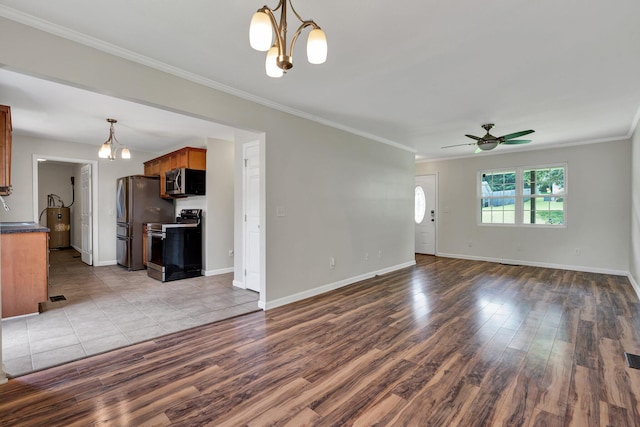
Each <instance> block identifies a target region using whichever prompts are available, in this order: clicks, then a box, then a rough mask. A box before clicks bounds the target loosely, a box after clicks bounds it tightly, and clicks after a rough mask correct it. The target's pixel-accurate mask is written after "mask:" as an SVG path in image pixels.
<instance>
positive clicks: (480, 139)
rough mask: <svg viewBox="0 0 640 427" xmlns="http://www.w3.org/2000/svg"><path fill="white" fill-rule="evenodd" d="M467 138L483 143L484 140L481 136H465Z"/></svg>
mask: <svg viewBox="0 0 640 427" xmlns="http://www.w3.org/2000/svg"><path fill="white" fill-rule="evenodd" d="M465 136H466V137H467V138H471V139H475V140H476V141H482V138H480V137H479V136H473V135H465Z"/></svg>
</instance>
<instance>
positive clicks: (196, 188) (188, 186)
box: [165, 168, 206, 196]
mask: <svg viewBox="0 0 640 427" xmlns="http://www.w3.org/2000/svg"><path fill="white" fill-rule="evenodd" d="M165 192H166V193H167V194H169V195H171V196H203V195H205V192H206V171H203V170H197V169H188V168H178V169H173V170H170V171H169V172H166V173H165Z"/></svg>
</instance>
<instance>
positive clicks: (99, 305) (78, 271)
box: [2, 249, 258, 377]
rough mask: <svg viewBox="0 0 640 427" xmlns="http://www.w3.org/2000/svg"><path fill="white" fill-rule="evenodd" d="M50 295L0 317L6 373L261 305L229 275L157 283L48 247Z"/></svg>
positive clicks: (143, 274) (143, 275)
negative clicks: (35, 310) (38, 306)
mask: <svg viewBox="0 0 640 427" xmlns="http://www.w3.org/2000/svg"><path fill="white" fill-rule="evenodd" d="M50 265H51V267H50V271H49V296H50V297H51V296H55V295H64V297H65V298H66V301H59V302H50V301H48V302H46V303H45V304H44V311H43V312H42V313H40V314H39V315H34V316H27V317H20V318H12V319H4V320H3V321H2V346H3V347H2V356H3V362H4V364H5V367H6V370H7V373H8V374H9V376H11V377H15V376H18V375H23V374H26V373H29V372H33V371H36V370H39V369H43V368H47V367H51V366H55V365H59V364H62V363H65V362H69V361H72V360H76V359H79V358H83V357H86V356H90V355H93V354H98V353H102V352H105V351H108V350H113V349H115V348H118V347H123V346H127V345H129V344H133V343H137V342H141V341H146V340H149V339H152V338H155V337H158V336H162V335H166V334H168V333H171V332H177V331H181V330H185V329H189V328H192V327H194V326H198V325H203V324H206V323H211V322H215V321H218V320H222V319H226V318H229V317H233V316H237V315H241V314H245V313H250V312H253V311H256V310H258V294H257V293H255V292H252V291H248V290H243V289H238V288H234V287H233V286H232V280H233V274H232V273H229V274H222V275H218V276H209V277H196V278H191V279H184V280H177V281H173V282H166V283H161V282H158V281H157V280H154V279H151V278H149V277H148V276H147V271H146V270H141V271H127V270H125V269H123V268H121V267H119V266H108V267H90V266H87V265H86V264H84V263H82V261H81V260H80V254H79V253H78V252H77V251H75V250H73V249H66V250H57V251H51V253H50Z"/></svg>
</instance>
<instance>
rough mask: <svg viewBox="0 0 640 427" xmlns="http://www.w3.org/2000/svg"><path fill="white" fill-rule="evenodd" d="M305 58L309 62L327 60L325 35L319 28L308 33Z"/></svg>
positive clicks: (317, 62) (314, 62) (318, 62)
mask: <svg viewBox="0 0 640 427" xmlns="http://www.w3.org/2000/svg"><path fill="white" fill-rule="evenodd" d="M307 59H308V60H309V62H310V63H311V64H324V62H325V61H326V60H327V36H326V34H325V33H324V31H322V30H321V29H320V28H316V29H315V30H312V31H311V32H310V33H309V39H308V40H307Z"/></svg>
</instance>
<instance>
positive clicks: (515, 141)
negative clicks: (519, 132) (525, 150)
mask: <svg viewBox="0 0 640 427" xmlns="http://www.w3.org/2000/svg"><path fill="white" fill-rule="evenodd" d="M530 142H531V140H530V139H509V140H507V141H505V142H503V144H507V145H515V144H528V143H530Z"/></svg>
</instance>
